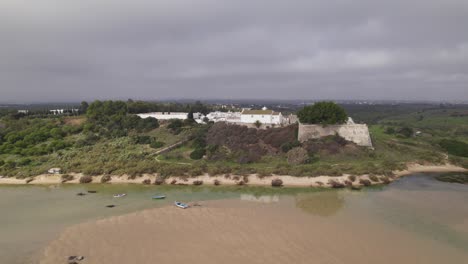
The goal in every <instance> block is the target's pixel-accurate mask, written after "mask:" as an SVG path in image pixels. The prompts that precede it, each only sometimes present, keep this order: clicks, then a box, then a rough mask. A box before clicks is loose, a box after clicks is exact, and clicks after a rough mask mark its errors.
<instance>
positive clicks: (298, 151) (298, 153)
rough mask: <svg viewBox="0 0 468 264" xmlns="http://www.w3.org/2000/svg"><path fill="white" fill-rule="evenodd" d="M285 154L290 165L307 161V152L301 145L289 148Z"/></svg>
mask: <svg viewBox="0 0 468 264" xmlns="http://www.w3.org/2000/svg"><path fill="white" fill-rule="evenodd" d="M287 155H288V163H289V164H291V165H299V164H305V163H307V162H308V161H309V154H308V153H307V151H306V150H305V149H303V148H301V147H297V148H293V149H291V150H290V151H289V152H288V154H287Z"/></svg>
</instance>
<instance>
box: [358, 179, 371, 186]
mask: <svg viewBox="0 0 468 264" xmlns="http://www.w3.org/2000/svg"><path fill="white" fill-rule="evenodd" d="M359 183H360V184H362V185H364V186H371V185H372V183H371V181H369V180H367V179H359Z"/></svg>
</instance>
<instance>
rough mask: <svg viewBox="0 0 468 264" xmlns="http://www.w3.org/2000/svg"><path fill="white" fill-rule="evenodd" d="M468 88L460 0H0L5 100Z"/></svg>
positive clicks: (465, 94)
mask: <svg viewBox="0 0 468 264" xmlns="http://www.w3.org/2000/svg"><path fill="white" fill-rule="evenodd" d="M107 98H110V99H116V98H121V99H127V98H134V99H148V100H149V99H152V100H153V99H167V98H186V99H187V98H188V99H190V98H201V99H203V98H225V99H231V98H232V99H239V98H247V99H253V98H254V99H256V98H267V99H324V98H327V99H421V100H468V1H467V0H392V1H385V2H384V1H376V0H338V1H334V0H122V1H117V0H41V1H34V0H30V1H26V0H0V102H39V101H41V102H44V101H64V100H65V101H79V100H82V99H86V100H91V99H107Z"/></svg>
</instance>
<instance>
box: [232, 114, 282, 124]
mask: <svg viewBox="0 0 468 264" xmlns="http://www.w3.org/2000/svg"><path fill="white" fill-rule="evenodd" d="M257 121H259V122H260V123H262V124H275V125H281V124H283V115H281V113H276V114H271V113H270V114H268V113H264V114H249V113H242V115H241V123H250V124H251V123H256V122H257Z"/></svg>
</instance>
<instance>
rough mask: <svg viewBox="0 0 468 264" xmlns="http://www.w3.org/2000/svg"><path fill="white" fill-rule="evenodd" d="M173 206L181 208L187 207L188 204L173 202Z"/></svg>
mask: <svg viewBox="0 0 468 264" xmlns="http://www.w3.org/2000/svg"><path fill="white" fill-rule="evenodd" d="M174 204H175V206H177V207H179V208H182V209H187V208H189V206H188V205H187V204H184V203H181V202H174Z"/></svg>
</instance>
